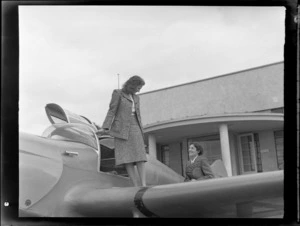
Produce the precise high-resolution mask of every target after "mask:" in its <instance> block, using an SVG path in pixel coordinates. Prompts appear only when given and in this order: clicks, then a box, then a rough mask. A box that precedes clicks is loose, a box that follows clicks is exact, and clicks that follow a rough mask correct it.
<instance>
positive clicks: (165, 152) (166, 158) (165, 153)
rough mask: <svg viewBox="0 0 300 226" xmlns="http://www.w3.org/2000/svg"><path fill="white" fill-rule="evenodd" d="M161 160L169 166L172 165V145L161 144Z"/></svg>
mask: <svg viewBox="0 0 300 226" xmlns="http://www.w3.org/2000/svg"><path fill="white" fill-rule="evenodd" d="M161 161H162V163H164V164H165V165H167V166H170V147H169V145H162V146H161Z"/></svg>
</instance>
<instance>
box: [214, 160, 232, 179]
mask: <svg viewBox="0 0 300 226" xmlns="http://www.w3.org/2000/svg"><path fill="white" fill-rule="evenodd" d="M210 167H211V169H212V171H213V173H214V174H215V177H228V174H227V170H226V168H225V165H224V163H223V161H222V160H220V159H218V160H216V161H214V162H213V164H211V166H210Z"/></svg>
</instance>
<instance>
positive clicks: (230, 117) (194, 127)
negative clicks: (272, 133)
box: [144, 113, 284, 143]
mask: <svg viewBox="0 0 300 226" xmlns="http://www.w3.org/2000/svg"><path fill="white" fill-rule="evenodd" d="M283 120H284V116H283V114H281V113H234V114H223V115H206V116H194V117H189V118H184V119H177V120H169V121H164V122H157V123H154V124H151V125H145V126H144V131H145V134H146V136H147V135H148V134H154V135H155V137H156V141H157V142H162V143H164V142H172V141H175V140H180V139H182V138H185V137H195V136H202V135H203V136H205V135H209V134H218V133H219V125H220V124H222V123H226V124H227V125H228V130H229V131H230V132H234V133H243V132H250V131H262V130H276V129H282V128H283Z"/></svg>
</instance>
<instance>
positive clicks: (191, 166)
mask: <svg viewBox="0 0 300 226" xmlns="http://www.w3.org/2000/svg"><path fill="white" fill-rule="evenodd" d="M189 158H190V160H189V161H188V162H187V164H186V168H185V173H186V177H185V180H184V181H195V180H205V179H210V178H214V177H215V176H214V174H213V172H212V170H211V168H210V165H209V163H208V160H207V159H206V158H205V157H204V156H203V148H202V146H201V145H200V144H199V143H196V142H193V143H191V144H190V146H189Z"/></svg>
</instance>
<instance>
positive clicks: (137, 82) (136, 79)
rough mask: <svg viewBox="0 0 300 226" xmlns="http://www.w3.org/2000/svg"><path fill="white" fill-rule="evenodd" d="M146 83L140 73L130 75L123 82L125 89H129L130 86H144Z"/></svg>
mask: <svg viewBox="0 0 300 226" xmlns="http://www.w3.org/2000/svg"><path fill="white" fill-rule="evenodd" d="M143 85H145V81H144V79H142V78H141V77H140V76H138V75H134V76H132V77H130V78H129V79H128V80H127V81H126V82H125V83H124V84H123V90H127V87H128V86H135V87H136V86H143Z"/></svg>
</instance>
